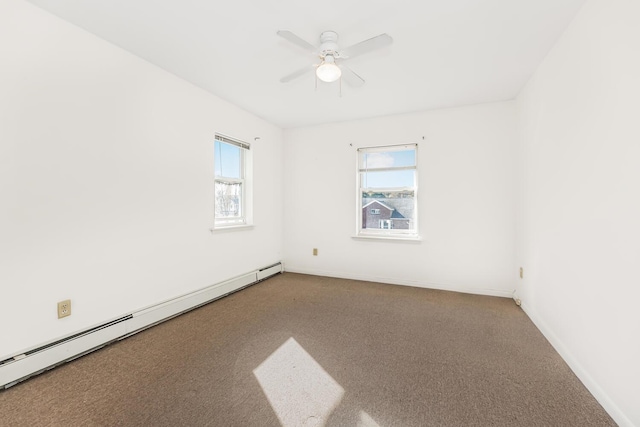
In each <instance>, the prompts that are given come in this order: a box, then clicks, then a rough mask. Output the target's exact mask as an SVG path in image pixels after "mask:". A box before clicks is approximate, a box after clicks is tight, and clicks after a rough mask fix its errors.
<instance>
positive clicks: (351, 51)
mask: <svg viewBox="0 0 640 427" xmlns="http://www.w3.org/2000/svg"><path fill="white" fill-rule="evenodd" d="M392 42H393V39H392V38H391V36H390V35H389V34H387V33H384V34H380V35H379V36H375V37H372V38H370V39H368V40H365V41H362V42H360V43H356V44H354V45H352V46H349V47H348V48H346V49H343V50H341V51H340V55H341V56H342V55H343V54H344V56H345V57H346V58H353V57H355V56H358V55H362V54H363V53H367V52H371V51H372V50H376V49H379V48H381V47H384V46H387V45H390V44H391V43H392Z"/></svg>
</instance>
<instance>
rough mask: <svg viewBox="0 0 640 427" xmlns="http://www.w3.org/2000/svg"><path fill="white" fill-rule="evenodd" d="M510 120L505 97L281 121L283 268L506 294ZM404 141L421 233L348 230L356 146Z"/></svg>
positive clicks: (510, 234)
mask: <svg viewBox="0 0 640 427" xmlns="http://www.w3.org/2000/svg"><path fill="white" fill-rule="evenodd" d="M515 123H516V121H515V104H514V103H513V102H504V103H495V104H485V105H477V106H471V107H464V108H455V109H447V110H438V111H428V112H421V113H415V114H406V115H399V116H390V117H381V118H375V119H370V120H363V121H355V122H346V123H336V124H330V125H324V126H314V127H305V128H299V129H291V130H286V131H285V221H286V227H287V233H286V236H285V268H286V270H287V271H297V272H304V273H310V274H319V275H328V276H336V277H347V278H358V279H364V280H373V281H380V282H387V283H399V284H407V285H413V286H424V287H431V288H440V289H452V290H456V291H463V292H472V293H481V294H493V295H504V296H508V295H511V293H512V291H513V282H514V279H515V277H516V276H515V274H514V271H513V263H514V261H515V257H514V249H515V248H514V245H515V203H514V189H515V183H514V179H513V177H514V169H513V167H514V165H513V159H514V155H515V154H514V144H513V141H514V139H515V135H516V132H515V129H516V126H515ZM423 136H424V140H423V139H422V137H423ZM408 142H417V143H418V146H419V148H418V153H419V154H418V156H419V158H418V173H419V184H418V185H419V190H418V191H419V206H418V207H419V221H420V224H419V227H420V230H419V232H420V234H421V236H422V241H421V242H419V243H412V242H390V241H371V240H356V239H353V238H352V236H353V235H354V234H355V227H356V226H355V217H356V200H355V197H356V172H355V171H356V149H357V148H359V147H366V146H376V145H387V144H400V143H408ZM351 144H352V145H351ZM313 248H318V256H313V255H312V249H313Z"/></svg>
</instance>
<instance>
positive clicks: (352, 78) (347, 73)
mask: <svg viewBox="0 0 640 427" xmlns="http://www.w3.org/2000/svg"><path fill="white" fill-rule="evenodd" d="M340 69H341V70H342V80H344V81H345V82H346V83H347V84H348V85H349V86H352V87H360V86H362V85H363V84H364V79H363V78H362V77H360V76H359V75H357V74H356V72H355V71H353V70H352V69H351V68H349V67H347V66H344V65H340Z"/></svg>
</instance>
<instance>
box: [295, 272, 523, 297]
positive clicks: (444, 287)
mask: <svg viewBox="0 0 640 427" xmlns="http://www.w3.org/2000/svg"><path fill="white" fill-rule="evenodd" d="M284 271H286V272H289V273H300V274H309V275H311V276H325V277H336V278H339V279H351V280H363V281H366V282H376V283H386V284H390V285H401V286H412V287H414V288H425V289H437V290H441V291H451V292H460V293H463V294H473V295H487V296H492V297H502V298H512V296H513V290H506V291H505V290H501V289H471V288H461V287H459V286H454V285H448V284H442V283H433V282H420V281H414V280H398V279H392V278H389V277H378V276H368V275H365V274H351V273H343V272H335V271H324V270H308V269H304V268H296V267H293V268H292V267H289V266H287V267H286V268H285V270H284Z"/></svg>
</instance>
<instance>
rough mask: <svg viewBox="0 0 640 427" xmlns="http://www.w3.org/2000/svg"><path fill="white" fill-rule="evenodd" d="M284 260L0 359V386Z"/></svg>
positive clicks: (210, 297)
mask: <svg viewBox="0 0 640 427" xmlns="http://www.w3.org/2000/svg"><path fill="white" fill-rule="evenodd" d="M282 271H284V270H283V268H282V263H280V262H278V263H276V264H273V265H270V266H268V267H264V268H261V269H259V270H255V271H252V272H251V273H247V274H243V275H242V276H238V277H235V278H233V279H230V280H227V281H224V282H221V283H217V284H215V285H212V286H209V287H207V288H204V289H200V290H197V291H195V292H191V293H189V294H186V295H182V296H180V297H177V298H173V299H171V300H169V301H165V302H163V303H160V304H156V305H153V306H151V307H147V308H144V309H141V310H138V311H135V312H133V313H129V314H126V315H124V316H122V317H119V318H117V319H113V320H110V321H109V322H106V323H104V324H101V325H97V326H94V327H92V328H89V329H87V330H84V331H80V332H78V333H75V334H73V335H70V336H67V337H64V338H62V339H59V340H56V341H53V342H50V343H47V344H45V345H42V346H39V347H38V348H34V349H31V350H29V351H25V352H22V353H21V354H18V355H15V356H13V357H10V358H8V359H5V360H2V361H0V388H8V387H11V386H12V385H14V384H17V383H19V382H20V381H23V380H25V379H27V378H29V377H31V376H33V375H37V374H40V373H42V372H44V371H46V370H49V369H52V368H54V367H56V366H58V365H60V364H62V363H66V362H69V361H71V360H73V359H76V358H78V357H80V356H83V355H85V354H87V353H89V352H92V351H94V350H97V349H99V348H101V347H104V346H106V345H108V344H110V343H112V342H114V341H118V340H121V339H124V338H126V337H128V336H131V335H133V334H135V333H137V332H140V331H142V330H143V329H146V328H149V327H151V326H154V325H156V324H158V323H160V322H164V321H165V320H168V319H171V318H173V317H175V316H178V315H180V314H182V313H185V312H187V311H190V310H193V309H194V308H197V307H200V306H202V305H204V304H207V303H210V302H212V301H215V300H217V299H220V298H222V297H225V296H227V295H229V294H231V293H233V292H236V291H239V290H241V289H244V288H246V287H247V286H251V285H253V284H256V283H258V282H260V281H262V280H265V279H267V278H269V277H271V276H273V275H276V274H278V273H282Z"/></svg>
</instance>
